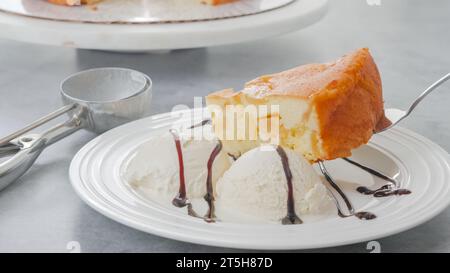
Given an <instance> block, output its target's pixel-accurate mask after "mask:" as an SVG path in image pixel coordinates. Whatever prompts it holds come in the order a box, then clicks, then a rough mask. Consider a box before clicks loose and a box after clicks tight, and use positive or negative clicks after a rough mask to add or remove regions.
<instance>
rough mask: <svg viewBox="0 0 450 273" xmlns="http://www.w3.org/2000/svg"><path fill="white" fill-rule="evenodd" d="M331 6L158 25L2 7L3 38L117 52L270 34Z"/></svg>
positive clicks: (313, 4)
mask: <svg viewBox="0 0 450 273" xmlns="http://www.w3.org/2000/svg"><path fill="white" fill-rule="evenodd" d="M12 1H16V0H12ZM32 1H37V0H32ZM1 2H2V3H3V1H1ZM39 2H41V1H39ZM327 6H328V5H327V0H296V1H294V2H292V3H290V4H287V5H284V6H282V7H280V8H276V9H271V10H268V11H266V12H262V13H258V14H253V15H247V16H241V17H233V18H227V19H218V20H210V21H198V22H182V23H159V24H148V23H146V24H106V23H81V22H70V21H58V20H49V19H41V18H34V17H29V16H23V15H17V14H15V13H11V12H2V11H0V30H1V31H0V38H7V39H12V40H17V41H24V42H31V43H38V44H47V45H56V46H65V47H75V48H87V49H101V50H114V51H148V50H167V49H182V48H195V47H207V46H214V45H223V44H232V43H239V42H244V41H251V40H255V39H261V38H267V37H272V36H275V35H280V34H283V33H288V32H292V31H296V30H299V29H302V28H304V27H306V26H308V25H310V24H312V23H314V22H316V21H318V20H320V19H321V18H322V17H323V16H324V15H325V13H326V10H327ZM0 7H1V6H0ZM68 12H69V11H68ZM234 16H235V15H234ZM166 19H167V18H166Z"/></svg>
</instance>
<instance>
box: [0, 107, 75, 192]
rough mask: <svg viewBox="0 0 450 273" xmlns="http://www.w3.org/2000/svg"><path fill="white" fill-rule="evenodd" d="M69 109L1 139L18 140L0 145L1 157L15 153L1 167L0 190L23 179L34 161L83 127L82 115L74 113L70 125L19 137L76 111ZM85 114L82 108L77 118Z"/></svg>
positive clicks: (56, 112)
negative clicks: (57, 142)
mask: <svg viewBox="0 0 450 273" xmlns="http://www.w3.org/2000/svg"><path fill="white" fill-rule="evenodd" d="M69 106H70V107H69ZM69 106H65V107H62V108H61V109H59V110H57V111H55V112H53V113H51V114H49V115H47V116H45V117H43V118H41V119H39V120H37V121H35V122H33V123H32V124H30V125H28V126H26V127H25V128H23V129H21V130H19V131H17V132H15V133H13V134H11V135H9V136H7V137H5V138H3V139H2V141H3V140H4V141H6V140H9V139H11V138H12V136H16V138H14V139H11V140H9V141H8V142H7V143H6V144H4V145H0V157H3V156H7V155H9V154H13V153H14V152H15V154H14V155H13V156H12V157H11V158H9V159H8V160H6V161H4V162H2V163H0V190H2V189H3V188H5V187H7V186H8V185H9V184H11V183H12V182H14V181H15V180H17V179H18V178H19V177H20V176H22V175H23V174H24V173H25V172H26V171H27V170H28V169H29V168H30V167H31V166H32V165H33V163H34V161H35V160H36V159H37V158H38V156H39V155H40V154H41V152H42V151H43V150H44V149H45V148H46V147H47V146H49V145H51V144H53V143H55V142H56V141H58V140H60V139H62V138H64V137H66V136H68V135H70V134H72V133H74V132H75V131H77V130H78V129H80V128H82V127H83V124H82V122H81V119H80V117H79V115H77V114H76V113H75V114H74V115H73V116H72V117H71V118H70V119H69V120H68V121H66V122H64V123H61V124H59V125H56V126H54V127H52V128H50V129H49V130H47V131H46V132H44V133H43V134H28V135H22V134H19V132H28V131H30V130H32V129H34V128H36V127H38V126H40V125H42V124H44V123H46V122H48V121H49V120H52V119H54V118H56V117H57V116H60V115H62V114H64V113H66V112H68V111H70V110H73V109H74V108H76V105H69ZM82 113H83V110H82V108H80V111H79V112H78V114H82Z"/></svg>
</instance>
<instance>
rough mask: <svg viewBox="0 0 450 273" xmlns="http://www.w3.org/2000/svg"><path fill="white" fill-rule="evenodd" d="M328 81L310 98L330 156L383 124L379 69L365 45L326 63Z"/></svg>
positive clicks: (356, 143) (353, 145) (344, 151)
mask: <svg viewBox="0 0 450 273" xmlns="http://www.w3.org/2000/svg"><path fill="white" fill-rule="evenodd" d="M328 67H329V69H328V70H327V72H326V75H327V77H329V83H328V84H327V85H326V86H325V88H324V89H323V90H322V91H321V92H317V93H315V94H314V95H313V97H312V100H313V103H314V105H315V107H316V112H317V113H318V116H319V117H320V119H319V126H320V132H321V138H322V143H323V148H324V150H325V153H326V154H325V155H324V158H323V159H334V158H338V157H345V156H350V155H351V150H352V149H354V148H357V147H359V146H360V145H362V144H365V143H367V142H368V141H369V139H370V137H371V136H372V134H373V132H374V131H376V130H377V129H378V127H380V126H378V124H379V123H382V126H385V125H386V118H385V116H384V108H383V97H382V86H381V78H380V73H379V72H378V68H377V66H376V64H375V62H374V60H373V58H372V56H371V55H370V53H369V50H368V49H367V48H362V49H359V50H357V51H355V52H353V53H351V54H348V55H346V56H344V57H342V58H341V59H339V60H338V61H336V62H335V63H332V64H328Z"/></svg>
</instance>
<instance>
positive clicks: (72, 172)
mask: <svg viewBox="0 0 450 273" xmlns="http://www.w3.org/2000/svg"><path fill="white" fill-rule="evenodd" d="M184 111H192V110H183V111H179V112H184ZM167 117H173V112H167V113H161V114H157V115H153V116H149V117H146V118H143V119H140V120H137V121H134V122H130V123H127V124H124V125H122V126H119V127H117V128H114V129H112V130H110V131H108V132H106V133H105V134H114V133H115V132H119V130H121V128H123V127H126V126H131V125H130V124H133V123H136V122H139V121H141V122H142V121H143V120H146V119H153V120H158V119H161V118H167ZM392 131H397V132H399V133H400V134H405V135H407V136H410V137H413V138H415V139H418V140H420V141H422V142H423V143H425V144H426V145H429V146H431V147H433V148H434V149H435V150H433V154H434V155H436V156H438V158H439V159H440V162H441V163H444V164H445V165H446V167H447V168H445V169H444V171H445V175H446V176H449V175H450V155H449V154H448V153H447V151H446V150H444V149H443V148H442V147H440V146H439V145H438V144H436V143H434V142H432V141H431V140H429V139H428V138H426V137H424V136H422V135H420V134H418V133H415V132H413V131H411V130H409V129H406V128H403V127H395V128H393V129H392ZM386 133H388V132H386ZM101 136H103V135H100V136H97V137H96V138H94V139H92V140H91V141H89V142H88V143H87V144H86V145H84V146H83V147H82V148H81V149H80V150H79V151H78V152H77V154H76V155H75V156H74V158H73V160H72V162H71V164H70V168H69V177H70V181H71V185H72V187H73V188H74V189H75V192H76V193H77V195H78V196H79V197H80V198H81V199H82V200H83V201H84V202H85V203H87V204H88V205H89V206H90V207H91V208H92V209H94V210H95V211H97V212H99V213H100V214H103V215H105V216H107V217H108V218H110V219H112V220H114V221H116V222H119V223H121V224H123V225H126V226H128V227H131V228H134V229H137V230H140V231H142V232H146V233H149V234H153V235H156V236H159V237H163V238H169V239H173V240H177V241H182V242H189V243H194V244H202V245H209V246H215V247H226V248H233V249H252V250H299V249H316V248H326V247H333V246H341V245H348V244H354V243H359V242H364V241H369V240H373V239H380V238H384V237H387V236H391V235H394V234H398V233H401V232H403V231H406V230H409V229H411V228H414V227H416V226H419V225H421V224H423V223H425V222H427V221H429V220H430V219H432V218H434V217H435V216H437V215H438V214H440V213H441V212H442V211H443V210H445V209H446V208H447V207H448V206H449V205H450V191H448V192H447V197H449V198H444V201H442V202H440V203H439V204H440V205H439V207H438V208H434V209H433V210H432V211H430V213H427V214H426V215H425V217H423V216H421V217H420V218H419V220H415V221H413V222H411V221H410V223H409V224H407V225H404V226H401V227H398V228H397V227H393V228H392V229H390V230H389V231H388V232H384V233H382V234H380V235H378V234H375V235H371V236H365V237H364V239H363V240H362V239H361V238H353V239H341V240H340V242H336V241H333V242H331V243H314V244H313V243H311V244H309V245H308V244H306V245H305V244H304V245H302V246H301V247H299V246H295V245H289V246H287V247H283V246H278V245H276V246H272V245H270V243H266V244H254V245H252V244H248V243H246V244H245V246H244V245H236V244H235V243H234V242H227V241H220V240H211V239H203V238H197V237H193V236H182V235H180V234H179V233H174V232H170V231H169V232H167V231H162V230H158V229H152V228H149V227H148V226H147V225H143V224H142V223H139V222H137V221H134V220H132V219H131V218H130V219H125V218H121V217H120V216H119V215H115V213H114V212H111V211H109V210H108V209H107V208H105V207H104V206H103V205H101V204H100V205H98V204H99V202H98V200H92V199H90V198H89V197H90V196H88V195H86V194H85V193H84V192H83V188H82V187H81V183H79V182H78V181H76V180H77V179H79V180H81V178H79V177H77V176H78V172H79V168H78V167H79V164H80V163H81V161H80V160H79V159H82V157H83V156H84V154H85V153H87V152H88V151H89V150H90V147H91V146H95V145H96V143H97V142H98V141H99V138H100V137H101ZM445 183H450V182H445Z"/></svg>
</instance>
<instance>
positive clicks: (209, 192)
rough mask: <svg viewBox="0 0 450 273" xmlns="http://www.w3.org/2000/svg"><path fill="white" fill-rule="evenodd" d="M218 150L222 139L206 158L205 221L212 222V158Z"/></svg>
mask: <svg viewBox="0 0 450 273" xmlns="http://www.w3.org/2000/svg"><path fill="white" fill-rule="evenodd" d="M220 151H222V141H220V140H219V141H218V142H217V145H216V147H214V150H213V151H212V153H211V155H210V156H209V159H208V164H207V167H208V177H207V178H206V195H205V197H204V199H205V201H206V202H207V203H208V212H207V213H206V215H205V221H207V222H214V221H215V220H214V219H215V218H216V215H215V213H214V189H213V185H212V167H213V163H214V160H215V159H216V157H217V156H218V155H219V153H220Z"/></svg>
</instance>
